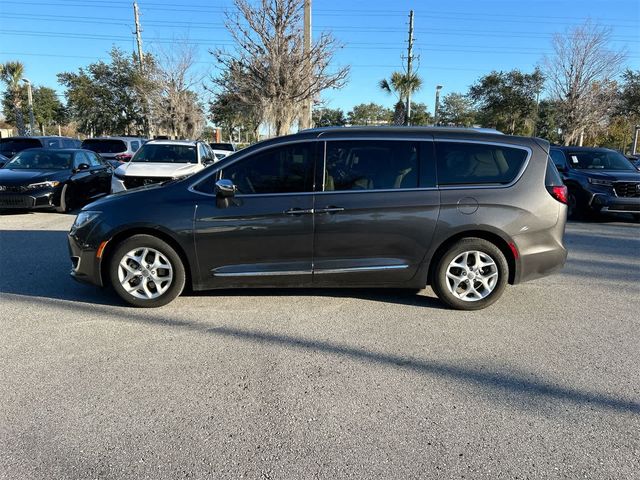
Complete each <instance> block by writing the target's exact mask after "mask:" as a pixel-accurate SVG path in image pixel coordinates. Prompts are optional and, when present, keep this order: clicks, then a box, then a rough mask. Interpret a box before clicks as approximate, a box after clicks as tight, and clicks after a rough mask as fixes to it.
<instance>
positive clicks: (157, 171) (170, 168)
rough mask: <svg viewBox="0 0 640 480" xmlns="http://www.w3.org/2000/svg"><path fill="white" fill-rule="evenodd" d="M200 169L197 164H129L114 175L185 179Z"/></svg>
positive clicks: (121, 167) (119, 168)
mask: <svg viewBox="0 0 640 480" xmlns="http://www.w3.org/2000/svg"><path fill="white" fill-rule="evenodd" d="M202 168H203V167H202V165H200V164H198V163H153V162H149V163H147V162H129V163H125V164H124V165H122V166H120V167H118V169H117V170H116V174H117V175H120V176H125V175H126V176H128V177H169V178H171V177H186V176H187V175H191V174H192V173H195V172H198V171H200V170H202Z"/></svg>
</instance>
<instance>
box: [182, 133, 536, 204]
mask: <svg viewBox="0 0 640 480" xmlns="http://www.w3.org/2000/svg"><path fill="white" fill-rule="evenodd" d="M341 141H388V142H399V141H404V142H448V143H474V144H480V145H494V146H498V147H507V148H516V149H520V150H524V151H526V152H527V158H525V161H524V163H523V165H522V168H521V169H520V171H519V172H518V174H517V175H516V177H515V178H514V179H513V180H512V181H511V182H510V183H505V184H486V183H469V184H459V185H440V184H437V186H435V187H418V188H391V189H371V190H331V191H326V190H324V187H325V181H326V178H325V176H326V162H327V142H341ZM311 142H323V143H324V148H323V158H322V168H323V173H322V190H319V191H313V192H293V193H254V194H242V195H236V197H237V198H244V197H251V198H260V197H278V196H301V195H316V194H331V193H333V194H336V193H350V194H353V193H371V192H378V193H390V192H409V191H433V190H478V189H481V190H485V189H502V188H509V187H512V186H513V185H515V184H516V183H518V181H519V180H520V179H521V178H522V176H523V175H524V172H525V171H526V170H527V167H528V166H529V162H530V160H531V157H532V156H533V150H532V149H531V148H530V147H528V146H525V145H518V144H513V143H505V142H495V141H489V140H464V139H458V138H455V139H454V138H434V136H433V135H432V134H430V138H422V137H402V138H390V137H388V136H371V137H343V138H324V137H323V136H322V135H321V136H319V137H316V138H305V139H300V140H288V141H286V142H281V143H276V144H273V145H268V146H265V147H262V148H259V149H256V150H254V151H251V152H249V153H247V154H244V155H241V154H240V152H236V153H235V154H234V156H236V155H237V158H235V159H234V160H233V161H232V162H230V163H228V164H227V165H225V167H228V166H230V165H233V164H235V163H237V162H239V161H241V160H243V159H244V158H247V157H248V156H250V155H254V154H256V153H260V152H263V151H265V150H268V149H271V148H277V147H282V146H287V145H295V144H298V143H311ZM436 153H437V152H436ZM435 161H436V163H437V161H438V159H437V157H436V158H435ZM211 168H212V169H213V171H212V172H211V174H210V175H208V176H206V177H204V178H202V179H200V180H199V181H196V182H193V183H192V184H190V185H189V187H188V188H187V190H188V191H190V192H192V193H196V194H199V195H204V196H206V197H215V196H216V195H215V193H205V192H200V191H198V190H196V189H195V187H196V185H198V184H200V183H202V182H205V181H206V180H208V179H209V178H210V177H211V176H212V175H217V174H218V173H219V172H220V171H221V170H222V168H221V167H218V168H216V167H215V165H214V166H212V167H211ZM314 178H315V174H314ZM436 180H437V174H436Z"/></svg>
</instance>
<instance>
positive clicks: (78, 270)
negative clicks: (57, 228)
mask: <svg viewBox="0 0 640 480" xmlns="http://www.w3.org/2000/svg"><path fill="white" fill-rule="evenodd" d="M82 233H85V232H82V231H80V232H78V231H75V230H74V229H71V231H70V232H69V235H68V236H67V239H68V244H69V256H70V257H71V271H70V272H69V273H70V274H71V277H72V278H73V279H74V280H77V281H79V282H82V283H90V284H92V285H97V286H99V287H102V286H103V282H102V272H101V268H100V267H101V259H100V258H98V257H97V251H98V247H99V245H92V244H89V243H86V241H83V239H82V237H84V235H81V234H82Z"/></svg>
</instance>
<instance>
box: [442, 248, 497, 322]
mask: <svg viewBox="0 0 640 480" xmlns="http://www.w3.org/2000/svg"><path fill="white" fill-rule="evenodd" d="M465 252H480V253H482V254H484V255H486V256H488V257H490V259H491V260H493V262H494V265H495V273H497V280H496V281H495V283H494V284H493V289H492V290H490V293H488V294H487V295H486V296H485V297H484V298H481V299H476V300H463V299H461V298H459V297H458V296H456V295H454V293H453V292H452V291H451V289H450V284H449V280H448V278H447V269H448V267H449V265H450V264H451V262H453V261H454V260H455V259H456V258H457V257H459V256H460V255H462V254H464V253H465ZM437 262H438V263H437V264H436V266H435V269H434V270H433V278H432V279H431V280H432V281H431V287H432V288H433V291H434V292H435V294H436V295H437V296H438V298H439V299H440V300H442V301H443V302H444V303H446V304H447V305H448V306H450V307H452V308H455V309H457V310H480V309H483V308H486V307H488V306H489V305H491V304H492V303H494V302H495V301H496V300H498V299H499V298H500V297H501V296H502V293H503V292H504V289H505V287H506V285H507V281H508V279H509V265H508V263H507V259H506V258H505V256H504V254H503V253H502V251H501V250H500V249H499V248H498V247H497V246H496V245H494V244H493V243H491V242H489V241H487V240H484V239H482V238H473V237H470V238H463V239H461V240H459V241H457V242H456V243H455V244H453V245H452V246H451V247H450V248H449V249H448V250H447V251H446V252H445V253H444V254H443V255H442V256H441V257H440V258H439V259H438V260H437ZM483 268H485V267H483ZM486 268H491V269H493V267H486ZM486 268H485V269H486ZM487 273H489V272H487ZM464 275H465V276H466V275H467V274H466V273H464ZM468 275H469V277H468V278H471V277H470V275H471V274H470V273H469V274H468ZM475 275H477V274H474V276H475ZM465 281H466V282H468V281H469V279H467V280H465ZM465 281H463V282H461V283H460V285H463V284H464V285H468V283H466V284H465V283H464V282H465ZM472 281H473V280H472ZM467 289H468V288H467ZM483 291H484V289H483Z"/></svg>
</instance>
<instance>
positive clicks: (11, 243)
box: [0, 230, 445, 308]
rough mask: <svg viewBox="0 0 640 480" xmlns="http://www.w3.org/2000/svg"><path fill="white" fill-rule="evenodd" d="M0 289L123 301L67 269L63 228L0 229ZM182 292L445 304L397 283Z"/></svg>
mask: <svg viewBox="0 0 640 480" xmlns="http://www.w3.org/2000/svg"><path fill="white" fill-rule="evenodd" d="M0 252H2V254H1V255H0V294H3V293H5V294H15V295H27V296H32V297H43V298H51V299H57V300H70V301H77V302H84V303H93V304H98V305H111V306H126V304H125V303H124V302H123V301H122V300H121V299H120V297H118V296H117V295H116V294H115V293H114V292H113V291H112V290H111V289H109V288H99V287H94V286H92V285H86V284H83V283H79V282H76V281H75V280H73V279H72V278H71V276H70V275H69V272H70V269H71V261H70V260H69V252H68V250H67V232H64V231H55V230H0ZM183 295H184V296H198V297H207V296H210V297H216V296H247V297H249V296H250V297H256V296H265V297H266V296H318V297H336V298H346V297H349V298H360V299H363V300H370V301H379V302H384V303H396V304H399V305H414V306H421V307H429V308H445V307H444V305H442V304H441V303H440V301H439V300H438V299H437V298H435V297H427V296H424V295H417V294H416V293H415V291H413V292H412V291H409V290H401V289H333V288H332V289H325V288H308V289H302V288H291V289H289V288H267V289H254V288H250V289H234V290H213V291H206V292H188V291H187V292H185V293H184V294H183Z"/></svg>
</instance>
